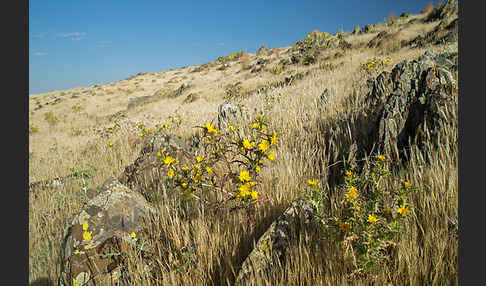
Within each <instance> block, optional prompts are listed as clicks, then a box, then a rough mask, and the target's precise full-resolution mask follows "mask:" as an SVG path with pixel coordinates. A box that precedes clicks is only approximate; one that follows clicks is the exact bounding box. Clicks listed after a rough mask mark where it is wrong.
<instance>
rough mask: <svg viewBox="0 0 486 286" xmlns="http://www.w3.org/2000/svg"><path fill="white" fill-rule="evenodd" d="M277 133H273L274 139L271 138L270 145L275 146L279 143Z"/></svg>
mask: <svg viewBox="0 0 486 286" xmlns="http://www.w3.org/2000/svg"><path fill="white" fill-rule="evenodd" d="M277 140H278V138H277V132H275V131H273V135H272V138H270V145H274V144H276V143H277Z"/></svg>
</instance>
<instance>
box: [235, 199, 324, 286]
mask: <svg viewBox="0 0 486 286" xmlns="http://www.w3.org/2000/svg"><path fill="white" fill-rule="evenodd" d="M316 211H317V209H316V207H315V206H314V205H313V204H312V203H311V202H310V201H309V200H308V199H307V198H300V199H297V200H295V201H293V202H292V204H291V205H290V206H289V207H288V208H287V209H286V210H285V211H284V212H283V214H282V215H280V216H279V217H278V218H277V219H276V220H275V221H274V222H273V223H272V224H271V225H270V227H269V228H268V230H267V231H266V232H265V233H264V234H263V235H262V236H261V237H260V239H259V240H258V242H257V243H256V245H255V248H254V249H253V250H252V251H251V253H250V254H249V255H248V257H247V258H246V259H245V261H244V262H243V264H242V266H241V269H240V271H239V273H238V277H237V279H236V285H244V284H246V283H247V282H249V281H248V280H249V279H248V278H249V276H250V274H251V273H252V272H253V273H258V272H266V271H268V270H270V269H271V268H272V267H274V266H277V265H278V264H279V263H282V262H283V261H282V259H283V258H284V256H285V253H286V252H287V249H288V247H289V246H290V242H291V240H292V239H295V238H296V237H297V236H298V234H299V233H300V230H301V229H300V227H301V225H306V224H309V223H310V222H311V221H312V220H313V218H314V215H315V214H316Z"/></svg>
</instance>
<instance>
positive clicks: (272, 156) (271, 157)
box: [267, 151, 275, 161]
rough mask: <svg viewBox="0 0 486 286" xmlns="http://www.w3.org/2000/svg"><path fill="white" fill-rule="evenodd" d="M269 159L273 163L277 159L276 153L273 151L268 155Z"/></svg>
mask: <svg viewBox="0 0 486 286" xmlns="http://www.w3.org/2000/svg"><path fill="white" fill-rule="evenodd" d="M267 157H268V159H270V160H272V161H273V159H275V153H273V151H272V152H270V153H268V155H267Z"/></svg>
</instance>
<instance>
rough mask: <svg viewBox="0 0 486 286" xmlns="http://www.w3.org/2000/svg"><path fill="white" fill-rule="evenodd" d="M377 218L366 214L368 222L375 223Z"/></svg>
mask: <svg viewBox="0 0 486 286" xmlns="http://www.w3.org/2000/svg"><path fill="white" fill-rule="evenodd" d="M377 221H378V220H377V219H376V217H374V216H373V215H372V214H369V215H368V222H369V223H375V222H377Z"/></svg>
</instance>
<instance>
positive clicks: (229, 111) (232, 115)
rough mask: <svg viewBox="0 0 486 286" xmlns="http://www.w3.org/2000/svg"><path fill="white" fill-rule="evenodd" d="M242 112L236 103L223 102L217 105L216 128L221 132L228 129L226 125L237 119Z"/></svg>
mask: <svg viewBox="0 0 486 286" xmlns="http://www.w3.org/2000/svg"><path fill="white" fill-rule="evenodd" d="M241 115H242V113H241V110H240V108H239V107H238V106H237V105H234V104H231V103H223V104H221V105H220V106H219V107H218V128H219V130H221V132H223V133H224V132H226V131H227V130H228V125H229V124H230V123H231V122H234V121H235V120H237V119H239V118H240V117H241Z"/></svg>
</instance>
